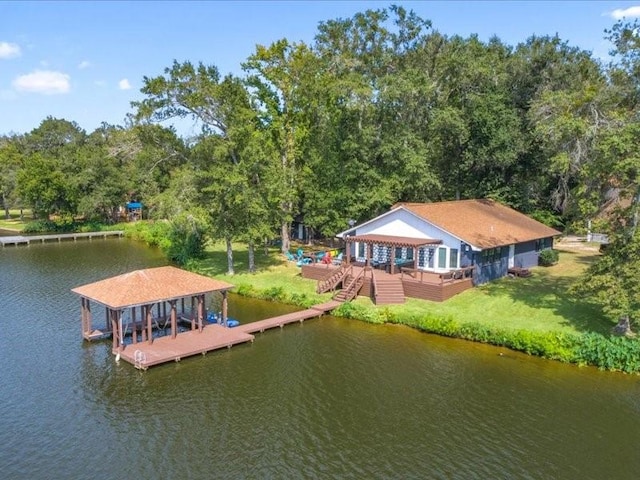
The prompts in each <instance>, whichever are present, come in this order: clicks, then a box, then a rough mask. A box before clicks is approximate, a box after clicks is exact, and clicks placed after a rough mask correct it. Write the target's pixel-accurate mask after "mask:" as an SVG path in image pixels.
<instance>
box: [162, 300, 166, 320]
mask: <svg viewBox="0 0 640 480" xmlns="http://www.w3.org/2000/svg"><path fill="white" fill-rule="evenodd" d="M166 321H167V302H162V322H163V323H162V324H163V325H164V324H165V323H166Z"/></svg>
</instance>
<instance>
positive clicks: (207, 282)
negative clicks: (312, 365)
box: [71, 266, 247, 363]
mask: <svg viewBox="0 0 640 480" xmlns="http://www.w3.org/2000/svg"><path fill="white" fill-rule="evenodd" d="M231 288H233V285H231V284H229V283H226V282H223V281H220V280H216V279H213V278H209V277H205V276H203V275H198V274H195V273H191V272H187V271H185V270H181V269H179V268H175V267H170V266H167V267H158V268H149V269H145V270H136V271H133V272H129V273H125V274H122V275H118V276H116V277H112V278H107V279H105V280H100V281H98V282H94V283H90V284H87V285H83V286H80V287H76V288H74V289H72V290H71V291H72V292H74V293H76V294H78V295H80V299H81V323H82V335H83V337H84V339H85V340H94V339H98V338H102V337H104V336H105V335H111V337H112V342H113V345H112V350H113V353H114V354H115V355H119V358H123V359H125V360H127V361H130V362H131V363H136V362H139V361H141V360H142V357H143V356H148V354H151V353H153V352H152V349H150V347H151V346H152V345H153V344H154V342H155V341H156V340H159V339H156V338H154V331H160V330H162V331H165V330H166V331H168V332H170V335H168V336H167V337H162V339H163V341H165V342H166V340H167V339H170V340H173V342H174V345H173V346H172V347H171V348H170V349H169V350H170V351H169V353H167V355H170V356H171V355H174V357H176V358H173V359H178V358H179V357H181V356H188V355H192V354H194V353H201V352H202V349H203V348H205V349H206V346H204V347H203V346H202V345H201V342H199V341H197V339H196V338H195V337H194V336H193V335H192V341H191V342H190V345H187V344H184V345H183V346H182V347H180V348H178V345H179V344H181V343H185V342H184V341H182V342H178V337H180V336H181V335H184V334H185V333H192V334H193V333H200V334H201V333H202V332H203V330H204V327H205V321H206V308H205V296H206V295H207V294H210V293H213V292H220V293H221V295H222V322H223V323H224V321H225V319H226V318H227V303H228V301H227V292H228V291H229V290H230V289H231ZM92 303H95V304H98V305H100V306H102V307H104V308H105V316H106V325H105V329H104V330H99V329H94V327H93V320H92V317H93V315H92V306H91V305H92ZM179 323H180V324H182V325H187V328H186V331H184V332H183V333H180V332H179V326H178V324H179ZM125 337H127V342H125ZM246 340H247V339H244V340H243V341H246ZM223 342H224V340H223ZM136 351H138V354H137V355H138V357H140V358H136V353H135V352H136ZM176 351H178V352H179V353H178V354H176V353H175V352H176ZM156 353H157V352H156ZM145 360H146V359H145ZM158 360H161V358H160V357H158ZM164 361H166V360H164ZM157 363H160V361H158V362H157Z"/></svg>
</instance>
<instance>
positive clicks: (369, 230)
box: [354, 210, 460, 271]
mask: <svg viewBox="0 0 640 480" xmlns="http://www.w3.org/2000/svg"><path fill="white" fill-rule="evenodd" d="M354 234H355V235H365V234H377V235H393V236H396V237H410V238H424V239H428V240H442V245H438V247H446V248H447V267H449V249H451V248H457V249H458V265H460V251H459V250H460V239H458V238H456V237H454V236H452V235H449V234H448V233H446V232H444V231H442V230H440V229H439V228H438V227H436V226H435V225H432V224H430V223H428V222H426V221H424V220H422V219H421V218H418V217H416V216H415V215H413V214H411V213H409V212H407V211H405V210H397V211H395V212H392V213H390V214H389V215H385V216H383V217H382V218H378V219H377V220H374V221H372V222H371V223H368V224H367V225H364V226H362V227H358V228H357V229H356V230H355V232H354ZM356 252H357V250H356ZM436 255H437V252H436ZM437 264H438V262H437V257H436V261H435V267H436V268H435V269H436V270H439V271H440V270H447V269H448V268H445V269H438V268H437Z"/></svg>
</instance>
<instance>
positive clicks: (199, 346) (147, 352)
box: [113, 301, 340, 370]
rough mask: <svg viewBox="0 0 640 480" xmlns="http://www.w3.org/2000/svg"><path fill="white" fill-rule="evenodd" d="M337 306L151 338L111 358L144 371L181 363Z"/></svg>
mask: <svg viewBox="0 0 640 480" xmlns="http://www.w3.org/2000/svg"><path fill="white" fill-rule="evenodd" d="M338 305H340V302H337V301H330V302H327V303H322V304H318V305H314V306H313V307H311V308H308V309H306V310H301V311H299V312H293V313H287V314H285V315H279V316H277V317H272V318H267V319H265V320H258V321H256V322H251V323H246V324H243V325H239V326H237V327H233V328H227V327H224V326H222V325H218V324H209V325H205V326H204V327H203V328H202V332H200V331H198V330H191V331H188V332H182V333H179V334H177V335H176V338H171V337H170V336H166V337H158V338H154V340H153V343H151V344H149V343H147V342H145V343H136V344H129V345H126V346H125V348H124V349H123V350H122V351H120V352H117V351H114V352H113V353H114V354H116V355H117V354H118V353H119V355H120V358H121V359H122V360H125V361H127V362H129V363H131V364H133V365H134V366H135V367H136V368H138V369H141V370H146V369H147V368H149V367H151V366H154V365H158V364H161V363H166V362H171V361H176V362H179V361H180V360H181V359H183V358H186V357H189V356H193V355H197V354H202V355H205V354H206V353H207V352H210V351H213V350H218V349H221V348H231V347H232V346H233V345H237V344H239V343H246V342H253V340H254V338H255V337H254V335H252V334H253V333H256V332H264V331H265V330H268V329H270V328H275V327H280V328H282V327H284V326H285V325H287V324H289V323H294V322H303V321H305V320H308V319H310V318H316V317H320V316H322V315H323V314H324V313H326V312H328V311H330V310H333V309H334V308H336V307H337V306H338Z"/></svg>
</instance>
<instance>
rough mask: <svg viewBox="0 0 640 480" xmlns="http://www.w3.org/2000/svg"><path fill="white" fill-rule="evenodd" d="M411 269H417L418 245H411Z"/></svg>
mask: <svg viewBox="0 0 640 480" xmlns="http://www.w3.org/2000/svg"><path fill="white" fill-rule="evenodd" d="M413 269H414V270H417V269H418V247H413Z"/></svg>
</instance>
